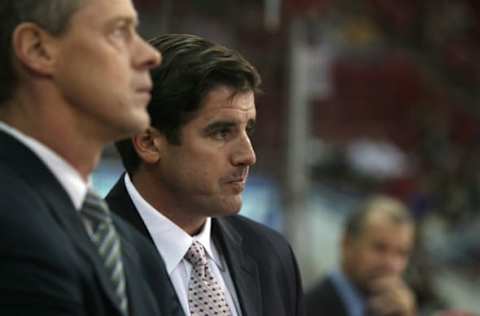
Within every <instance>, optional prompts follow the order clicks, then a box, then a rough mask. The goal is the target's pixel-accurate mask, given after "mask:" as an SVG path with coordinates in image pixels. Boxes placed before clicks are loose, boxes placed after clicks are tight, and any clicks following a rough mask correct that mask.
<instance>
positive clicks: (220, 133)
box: [213, 128, 230, 139]
mask: <svg viewBox="0 0 480 316" xmlns="http://www.w3.org/2000/svg"><path fill="white" fill-rule="evenodd" d="M229 134H230V129H228V128H222V129H219V130H216V131H215V132H214V133H213V137H214V138H215V139H225V138H227V137H228V135H229Z"/></svg>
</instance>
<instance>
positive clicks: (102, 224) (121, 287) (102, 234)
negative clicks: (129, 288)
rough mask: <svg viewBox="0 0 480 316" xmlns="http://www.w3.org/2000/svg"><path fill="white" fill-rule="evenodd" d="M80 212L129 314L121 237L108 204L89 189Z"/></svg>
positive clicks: (122, 306) (120, 305) (123, 309)
mask: <svg viewBox="0 0 480 316" xmlns="http://www.w3.org/2000/svg"><path fill="white" fill-rule="evenodd" d="M80 213H81V214H82V218H83V222H84V224H85V226H86V227H87V231H89V233H90V237H91V239H92V241H93V243H94V244H95V246H96V247H97V250H98V253H99V254H100V257H101V258H102V261H103V263H104V265H105V269H106V271H107V273H108V275H109V276H110V279H111V281H112V284H113V288H114V289H115V293H116V294H117V296H118V302H119V307H120V309H121V310H122V312H123V314H124V315H128V300H127V293H126V284H125V273H124V271H123V263H122V254H121V245H120V238H119V237H118V235H117V231H116V230H115V227H114V226H113V223H112V218H111V215H110V210H109V209H108V205H107V204H106V203H105V201H104V200H103V199H101V198H100V197H99V196H98V195H97V194H95V193H94V192H91V191H89V192H88V193H87V197H86V198H85V202H84V203H83V206H82V210H81V212H80Z"/></svg>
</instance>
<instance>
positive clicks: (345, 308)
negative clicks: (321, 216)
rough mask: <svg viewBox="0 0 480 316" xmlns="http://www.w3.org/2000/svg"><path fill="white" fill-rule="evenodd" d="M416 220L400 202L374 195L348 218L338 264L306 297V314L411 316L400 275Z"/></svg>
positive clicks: (413, 305)
mask: <svg viewBox="0 0 480 316" xmlns="http://www.w3.org/2000/svg"><path fill="white" fill-rule="evenodd" d="M413 243H414V222H413V219H412V218H411V216H410V214H409V212H408V210H407V208H406V207H405V206H404V205H403V203H401V202H400V201H398V200H396V199H393V198H390V197H386V196H375V197H372V198H370V199H368V200H367V201H366V202H365V203H364V204H363V205H362V207H361V208H360V209H359V211H357V212H354V213H353V214H352V215H351V216H350V217H349V218H348V219H347V221H346V225H345V231H344V234H343V239H342V252H341V266H340V269H339V270H338V271H335V272H332V273H330V274H329V275H328V276H327V277H326V278H325V279H323V280H322V281H321V282H320V283H319V284H317V285H316V286H314V287H313V288H312V289H311V290H310V291H309V292H308V293H307V295H306V300H305V303H306V311H307V315H309V316H316V315H335V316H367V315H375V316H413V315H415V314H416V303H415V298H414V294H413V291H412V290H411V289H410V288H409V287H408V285H407V284H406V283H405V281H404V280H403V279H402V273H403V272H404V271H405V268H406V266H407V263H408V260H409V255H410V252H411V250H412V248H413Z"/></svg>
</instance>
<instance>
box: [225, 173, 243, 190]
mask: <svg viewBox="0 0 480 316" xmlns="http://www.w3.org/2000/svg"><path fill="white" fill-rule="evenodd" d="M247 178H248V169H244V170H242V171H241V172H239V173H236V174H234V175H232V176H230V177H229V178H228V179H227V180H226V181H225V182H226V183H227V184H228V185H231V186H232V187H234V188H235V191H238V192H242V191H243V190H244V189H245V185H246V184H247Z"/></svg>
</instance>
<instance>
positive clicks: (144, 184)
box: [131, 170, 207, 236]
mask: <svg viewBox="0 0 480 316" xmlns="http://www.w3.org/2000/svg"><path fill="white" fill-rule="evenodd" d="M150 172H151V171H150ZM131 180H132V183H133V185H134V186H135V188H136V189H137V191H138V192H139V193H140V195H141V196H142V197H143V198H144V199H145V200H146V201H147V202H148V203H149V204H150V205H152V206H153V207H154V208H155V209H156V210H157V211H158V212H160V213H162V214H163V215H164V216H166V217H167V218H168V219H170V220H171V221H172V222H174V223H175V224H176V225H177V226H179V227H180V228H181V229H183V230H184V231H185V232H186V233H187V234H189V235H190V236H194V235H196V234H198V233H199V232H200V231H201V229H202V227H203V225H204V224H205V221H206V220H207V218H206V217H205V216H202V215H199V216H195V215H194V214H192V212H191V209H190V208H188V206H187V205H185V203H183V202H184V201H183V200H184V199H181V198H175V196H174V195H173V194H171V192H170V191H168V190H162V189H163V185H162V184H159V183H158V182H157V181H155V179H154V177H151V176H150V175H149V172H148V171H145V170H142V171H137V173H136V174H135V175H133V176H132V177H131Z"/></svg>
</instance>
